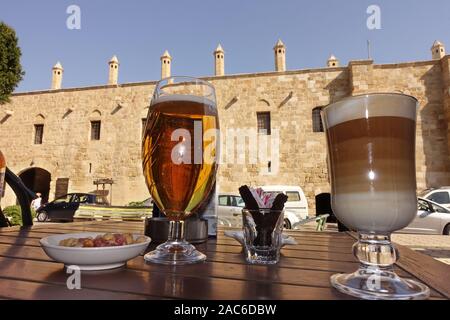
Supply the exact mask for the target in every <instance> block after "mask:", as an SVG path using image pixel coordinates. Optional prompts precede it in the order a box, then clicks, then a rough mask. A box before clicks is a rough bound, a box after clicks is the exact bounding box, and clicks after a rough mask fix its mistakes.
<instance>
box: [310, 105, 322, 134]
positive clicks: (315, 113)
mask: <svg viewBox="0 0 450 320" xmlns="http://www.w3.org/2000/svg"><path fill="white" fill-rule="evenodd" d="M322 108H323V107H316V108H314V109H313V110H312V128H313V132H324V130H323V123H322V118H321V116H320V111H322Z"/></svg>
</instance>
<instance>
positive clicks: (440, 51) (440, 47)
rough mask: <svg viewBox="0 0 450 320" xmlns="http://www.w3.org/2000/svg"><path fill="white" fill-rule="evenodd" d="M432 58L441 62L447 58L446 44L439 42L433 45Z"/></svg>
mask: <svg viewBox="0 0 450 320" xmlns="http://www.w3.org/2000/svg"><path fill="white" fill-rule="evenodd" d="M431 56H432V58H433V60H440V59H442V58H443V57H444V56H445V47H444V44H443V43H442V42H440V41H438V40H436V41H435V42H434V43H433V46H432V47H431Z"/></svg>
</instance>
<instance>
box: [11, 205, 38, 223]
mask: <svg viewBox="0 0 450 320" xmlns="http://www.w3.org/2000/svg"><path fill="white" fill-rule="evenodd" d="M3 214H4V215H5V216H6V217H7V218H8V220H9V222H11V225H13V226H21V225H22V209H21V208H20V206H18V205H15V206H9V207H6V208H5V209H3ZM31 216H32V217H33V219H34V217H35V216H36V211H35V210H34V209H33V208H31Z"/></svg>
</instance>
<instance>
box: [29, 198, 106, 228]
mask: <svg viewBox="0 0 450 320" xmlns="http://www.w3.org/2000/svg"><path fill="white" fill-rule="evenodd" d="M103 202H104V199H103V197H98V196H97V195H95V194H92V193H68V194H66V195H64V196H62V197H59V198H57V199H55V200H53V201H51V202H48V203H46V204H44V205H42V206H41V207H40V208H39V209H37V210H36V218H37V220H38V221H40V222H44V221H48V220H58V221H73V215H74V214H75V211H77V210H78V207H79V206H80V204H82V203H83V204H88V203H90V204H103Z"/></svg>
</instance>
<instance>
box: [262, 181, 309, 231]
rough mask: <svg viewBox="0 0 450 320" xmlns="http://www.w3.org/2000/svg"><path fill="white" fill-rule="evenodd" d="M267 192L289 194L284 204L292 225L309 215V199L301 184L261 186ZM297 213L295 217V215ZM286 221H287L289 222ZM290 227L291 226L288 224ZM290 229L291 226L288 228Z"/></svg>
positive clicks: (286, 215) (286, 214)
mask: <svg viewBox="0 0 450 320" xmlns="http://www.w3.org/2000/svg"><path fill="white" fill-rule="evenodd" d="M261 188H262V189H263V190H264V191H265V192H280V193H281V192H282V193H284V194H285V195H287V196H288V200H287V202H286V203H285V205H284V208H285V217H287V218H288V220H289V223H290V224H291V226H292V225H293V224H294V223H295V222H297V221H299V220H300V219H305V218H307V217H308V201H307V199H306V197H305V194H304V193H303V190H302V188H300V187H299V186H281V185H280V186H261ZM294 215H295V217H294ZM287 222H288V221H286V222H285V223H287ZM286 227H289V226H286ZM287 229H290V228H287Z"/></svg>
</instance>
